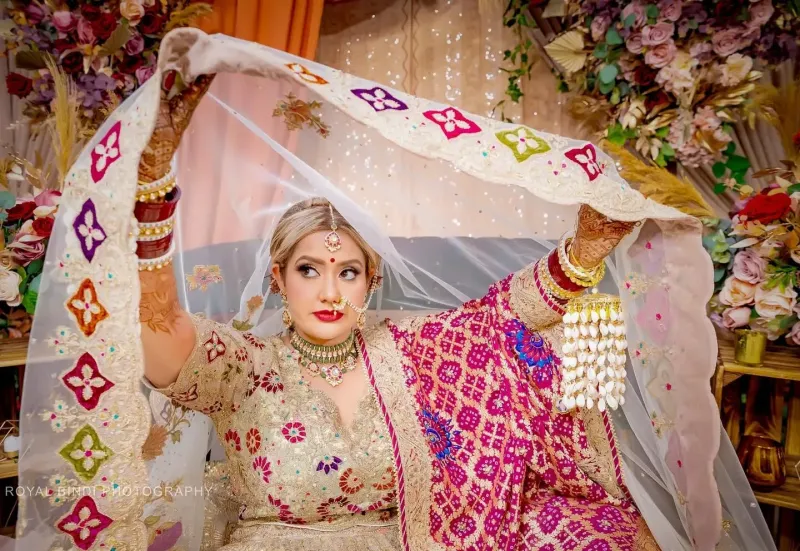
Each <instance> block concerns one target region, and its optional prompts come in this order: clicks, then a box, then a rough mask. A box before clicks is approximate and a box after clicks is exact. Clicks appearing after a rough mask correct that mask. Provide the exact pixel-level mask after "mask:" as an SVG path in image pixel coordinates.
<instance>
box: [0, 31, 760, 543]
mask: <svg viewBox="0 0 800 551" xmlns="http://www.w3.org/2000/svg"><path fill="white" fill-rule="evenodd" d="M170 69H177V70H179V71H181V73H182V74H183V75H185V78H186V79H190V78H194V77H196V76H198V75H200V74H206V73H218V75H217V78H216V79H215V82H214V84H213V85H212V88H211V90H210V91H209V93H208V95H207V96H206V97H205V99H204V100H203V102H202V103H201V105H200V107H199V108H198V111H197V113H196V114H195V117H194V120H193V122H192V126H191V127H190V130H189V132H188V134H187V135H186V136H185V138H184V141H183V142H182V144H181V148H180V150H179V152H178V155H177V157H176V167H177V174H178V181H179V183H180V185H181V187H182V189H183V197H184V199H183V200H182V203H181V204H180V207H179V212H178V215H177V216H178V219H177V222H176V260H175V269H176V272H177V273H178V274H179V275H178V278H179V282H180V281H182V282H183V289H182V299H183V302H184V305H185V307H186V308H187V309H189V310H190V311H191V312H195V313H202V314H204V315H206V316H207V317H209V318H213V319H215V320H218V321H221V322H231V323H233V324H234V326H235V327H237V328H247V329H249V330H251V331H253V332H255V333H257V334H259V335H271V334H275V333H277V332H278V331H279V330H280V313H281V312H280V302H279V301H277V300H275V298H276V297H270V296H269V295H268V289H267V283H268V281H267V280H265V274H267V273H268V268H269V266H270V263H271V261H270V257H269V239H270V235H271V232H272V229H273V227H274V225H275V223H276V221H277V219H278V217H279V216H280V215H281V213H282V212H283V211H284V210H285V209H286V208H288V206H290V205H291V204H293V203H295V202H297V201H299V200H302V199H304V198H307V197H313V196H324V197H326V198H328V199H329V200H330V201H332V203H333V204H334V205H335V206H336V208H337V209H338V210H339V211H340V212H341V213H342V215H343V216H344V217H345V218H347V220H348V221H350V222H351V223H352V224H353V226H354V227H355V228H357V230H358V231H359V232H360V233H361V235H362V236H363V237H364V238H365V239H366V240H367V241H368V242H369V243H370V244H371V245H372V246H373V247H374V248H375V249H376V250H377V251H378V253H379V254H380V255H381V257H382V258H383V260H384V268H383V269H384V273H383V275H384V278H385V284H384V286H383V288H382V289H381V291H380V292H379V293H378V294H377V296H376V297H375V298H374V299H373V302H372V304H371V312H370V313H371V318H372V319H382V318H385V317H387V316H388V317H402V316H406V315H414V314H424V313H429V312H435V311H440V310H446V309H449V308H454V307H457V306H459V305H460V304H462V303H463V302H464V301H466V300H469V299H471V298H477V297H480V296H482V295H483V294H484V293H485V292H486V289H487V288H488V287H489V286H490V285H491V284H492V283H493V282H495V281H497V280H499V279H502V278H503V277H505V276H507V275H508V274H510V273H512V272H514V271H516V270H519V269H520V268H522V267H523V266H524V265H526V264H527V263H530V262H532V261H534V260H536V259H537V258H539V257H541V256H542V255H544V254H546V253H547V252H548V251H549V250H551V249H552V247H553V246H554V243H555V242H557V240H558V239H559V238H560V237H561V236H562V235H563V234H564V233H565V232H567V231H569V230H571V229H572V228H573V227H574V224H575V216H576V213H577V208H578V205H579V204H581V203H587V204H589V205H591V206H592V207H594V208H595V209H596V210H598V211H600V212H602V213H604V214H606V215H608V216H610V217H611V218H614V219H618V220H626V221H634V220H636V221H642V224H641V225H640V226H639V227H638V228H637V230H636V232H635V234H634V235H631V236H629V238H627V239H626V241H624V242H623V244H622V245H621V246H620V247H619V248H618V250H617V251H616V253H615V255H614V257H613V258H610V259H609V260H608V267H609V270H608V272H609V276H608V277H607V278H606V280H605V281H604V282H603V284H602V289H601V290H605V291H609V292H614V293H619V294H620V296H621V297H622V300H623V304H624V308H625V311H626V320H627V325H628V342H629V347H630V350H629V352H630V357H631V360H630V365H629V367H628V379H629V380H628V385H627V387H628V391H627V395H626V399H627V401H626V404H625V406H624V407H623V408H621V409H620V410H618V411H616V412H614V414H613V422H614V423H613V424H614V427H613V429H614V430H615V432H616V436H617V438H618V441H619V444H620V448H621V452H622V463H623V464H622V465H621V468H622V470H623V472H624V477H625V480H626V483H627V486H628V489H629V490H630V493H631V494H632V496H633V498H634V500H635V502H636V504H637V506H638V507H639V509H640V510H641V512H642V515H643V516H644V518H645V520H646V521H647V523H648V526H649V527H650V529H651V531H652V532H653V534H654V535H655V537H656V539H657V540H658V542H659V545H660V546H661V548H662V549H664V550H670V551H672V550H688V549H700V550H704V551H706V550H711V549H714V548H715V547H716V548H717V549H730V550H740V551H744V550H747V551H750V550H756V549H758V550H761V549H764V550H769V549H774V545H773V543H772V541H771V538H770V535H769V532H768V530H767V527H766V525H765V523H764V520H763V518H762V517H761V513H760V511H759V509H758V507H757V504H756V501H755V498H754V496H753V494H752V491H751V490H750V488H749V485H748V484H747V481H746V479H745V477H744V475H743V473H742V471H741V468H740V467H739V464H738V461H737V459H736V455H735V453H734V451H733V448H732V446H731V445H730V443H729V441H728V440H727V436H726V435H725V433H724V431H722V427H721V423H720V421H719V417H718V413H717V410H716V407H715V404H714V402H713V399H712V396H711V393H710V390H709V379H710V377H711V376H712V374H713V370H714V362H715V357H716V340H715V337H714V332H713V329H712V327H711V324H710V322H709V321H708V319H707V318H706V316H705V303H706V301H707V300H708V298H709V297H710V296H711V293H712V283H711V282H712V277H711V270H712V267H711V262H710V260H709V258H708V257H707V255H706V253H705V252H704V250H703V248H702V244H701V225H700V223H699V222H698V221H696V220H694V219H691V218H687V217H686V216H684V215H682V214H681V213H679V212H677V211H675V210H673V209H670V208H667V207H664V206H661V205H658V204H656V203H654V202H652V201H649V200H647V199H645V198H644V197H642V196H641V195H639V194H638V192H636V191H634V190H633V189H631V188H630V187H629V186H628V185H627V184H626V183H625V182H624V181H623V180H622V179H621V178H620V177H619V176H618V174H617V172H616V170H615V166H614V164H613V162H612V161H611V160H610V159H609V158H607V157H606V156H605V155H604V154H602V153H601V152H600V151H599V150H597V149H595V148H594V146H592V145H591V144H589V143H586V142H580V141H576V140H571V139H567V138H563V137H560V136H556V135H550V134H546V133H543V132H539V131H537V130H536V129H534V128H527V127H524V126H519V125H510V124H505V123H500V122H497V121H494V120H490V119H484V118H481V117H478V116H473V115H471V114H469V113H466V112H462V111H460V110H458V109H455V108H452V107H449V106H447V105H442V104H437V103H434V102H430V101H426V100H424V99H420V98H416V97H412V96H409V95H406V94H403V93H400V92H398V91H395V90H392V89H390V88H387V87H384V86H379V85H377V84H375V83H372V82H369V81H365V80H362V79H358V78H355V77H352V76H350V75H347V74H344V73H342V72H339V71H336V70H332V69H330V68H327V67H324V66H321V65H318V64H315V63H313V62H309V61H306V60H301V59H299V58H295V57H292V56H290V55H287V54H284V53H282V52H278V51H274V50H271V49H269V48H266V47H263V46H260V45H257V44H253V43H248V42H243V41H239V40H236V39H232V38H230V37H226V36H220V35H215V36H211V37H209V36H207V35H205V34H203V33H202V32H200V31H197V30H190V29H181V30H178V31H174V32H173V33H171V34H170V35H169V36H168V37H167V38H166V39H165V40H164V42H163V46H162V53H161V56H160V67H159V72H158V73H157V74H156V75H155V76H154V78H153V79H151V80H150V81H149V83H148V84H147V85H145V86H143V87H142V88H141V89H140V90H139V91H137V93H135V94H134V95H133V96H132V97H131V98H129V99H128V100H127V101H126V102H125V103H124V104H123V105H121V106H120V107H119V108H118V109H117V110H116V111H115V112H114V113H113V114H112V115H111V117H110V118H109V120H108V122H107V123H106V124H105V126H104V127H103V128H102V129H101V130H100V131H99V132H98V134H97V136H96V137H95V139H94V141H93V142H92V143H91V144H90V146H89V147H87V149H86V150H85V151H84V152H83V153H82V155H81V157H80V158H79V160H78V161H77V163H76V164H75V166H74V167H73V169H72V170H71V171H70V173H69V175H68V179H67V182H66V189H65V192H64V196H63V199H62V206H61V208H60V210H59V214H58V219H57V224H56V228H55V229H54V232H53V237H52V239H51V246H50V249H49V250H48V253H47V264H46V268H47V269H46V271H45V272H46V276H45V277H44V278H43V282H42V285H41V292H40V294H41V296H40V301H39V311H38V312H37V317H36V323H35V325H34V329H33V335H32V337H33V338H32V340H31V345H30V351H29V354H30V365H29V368H28V369H29V373H28V377H26V386H25V390H24V396H23V420H22V439H23V450H24V452H23V454H22V457H21V461H20V486H21V488H22V489H29V490H30V491H27V490H26V491H23V492H20V493H21V494H22V495H21V497H20V512H19V516H20V521H19V524H18V538H17V540H16V542H11V541H6V542H5V546H4V549H5V548H8V549H17V550H23V549H24V550H25V551H29V550H32V549H33V550H45V549H56V548H62V549H71V548H73V547H78V548H80V549H118V550H119V549H130V550H137V551H138V550H144V549H146V548H148V546H153V547H152V548H161V547H159V546H160V545H161V544H164V543H165V538H167V536H166V534H168V535H169V537H170V538H174V539H175V541H176V542H179V544H180V547H181V548H182V549H187V550H197V549H200V547H201V545H202V537H203V532H204V530H206V531H207V530H210V529H213V527H210V525H209V524H208V523H205V522H204V505H205V504H206V503H207V502H208V501H209V499H210V500H211V501H212V502H214V501H215V500H216V499H217V498H219V494H215V492H214V489H213V488H211V489H209V488H205V487H204V466H205V463H206V452H207V450H208V446H209V433H210V430H209V429H210V424H209V421H208V419H207V418H206V417H205V416H203V415H200V414H187V413H186V412H183V411H181V410H176V409H175V408H174V407H173V406H172V405H171V404H170V403H169V402H168V401H166V400H165V399H163V398H161V397H160V395H156V394H153V395H150V394H149V392H148V391H147V389H146V388H144V387H143V385H142V384H141V376H142V371H143V369H142V367H143V366H142V351H141V345H140V342H139V325H138V301H139V287H138V269H137V262H136V257H135V254H134V252H133V251H134V249H135V247H134V243H133V241H132V239H133V238H132V235H133V234H132V230H133V229H134V224H135V220H134V219H133V217H132V214H131V213H132V212H133V204H134V201H135V189H136V185H137V167H138V162H139V157H140V155H141V152H142V151H143V149H144V147H145V145H146V144H147V141H148V139H149V136H150V133H151V131H152V128H153V125H154V122H155V116H156V111H157V108H158V101H159V91H160V89H159V84H158V83H159V82H160V81H161V76H162V74H163V72H165V71H167V70H170ZM265 104H266V105H267V106H269V107H271V109H264V108H263V107H264V105H265ZM222 142H224V143H226V145H227V144H231V143H233V144H237V146H238V147H236V148H232V147H229V146H228V147H225V148H224V151H225V152H226V153H227V154H226V155H221V154H220V150H222V149H223V148H219V147H218V145H219V144H220V143H222ZM232 151H235V152H236V154H235V155H232V154H231V152H232ZM420 180H422V181H426V182H428V183H429V184H428V185H427V186H426V194H425V195H424V196H421V195H420V194H419V193H414V194H411V193H409V192H408V190H407V189H406V188H405V187H404V185H403V184H404V182H408V181H420ZM417 189H418V188H417ZM87 235H88V236H89V237H87ZM70 373H72V374H73V375H74V374H75V373H80V374H81V376H82V377H83V378H84V379H85V380H87V381H89V382H88V383H86V386H85V387H80V388H78V387H76V386H75V385H74V384H73V383H71V382H70V381H71V380H72V379H70V376H69V374H70ZM152 424H159V425H161V426H163V427H165V428H164V430H165V431H166V434H167V435H168V438H167V444H166V446H165V447H164V448H163V453H160V455H159V454H158V453H156V454H148V453H145V454H144V456H143V453H142V447H143V445H144V444H145V442H146V440H148V439H147V436H148V432H149V431H150V427H151V425H152ZM176 435H177V436H176ZM212 454H215V452H212ZM152 455H155V456H156V457H155V458H152V457H151V456H152ZM170 489H172V491H170ZM37 490H38V491H37ZM209 490H210V493H209ZM234 514H235V512H234ZM170 541H171V540H170ZM15 544H16V547H14V545H15ZM156 544H158V545H156ZM164 548H169V547H164Z"/></svg>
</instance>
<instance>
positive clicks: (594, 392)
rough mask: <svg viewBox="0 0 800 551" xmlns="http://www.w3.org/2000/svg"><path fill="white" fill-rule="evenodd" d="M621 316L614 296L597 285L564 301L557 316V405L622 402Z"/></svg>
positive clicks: (623, 342) (625, 346)
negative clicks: (560, 330) (560, 325)
mask: <svg viewBox="0 0 800 551" xmlns="http://www.w3.org/2000/svg"><path fill="white" fill-rule="evenodd" d="M624 319H625V318H624V316H623V314H622V304H621V302H620V299H619V297H616V296H613V295H604V294H599V293H598V292H597V289H593V290H592V292H591V293H589V294H587V295H583V296H581V297H578V298H575V299H573V300H571V301H570V302H569V304H568V305H567V311H566V313H565V314H564V319H563V321H564V343H563V344H562V346H561V351H562V353H563V357H562V361H561V367H562V377H561V389H560V394H561V399H560V401H559V406H558V407H559V410H561V411H562V412H567V411H570V410H573V409H576V408H586V409H592V408H593V407H595V406H597V409H598V410H600V411H605V409H606V407H608V408H611V409H614V410H615V409H617V408H618V407H619V406H621V405H623V404H624V403H625V397H624V396H623V394H624V393H625V363H626V361H627V354H626V352H627V349H628V342H627V340H626V331H625V322H624Z"/></svg>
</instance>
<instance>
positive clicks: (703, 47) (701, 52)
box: [689, 42, 714, 63]
mask: <svg viewBox="0 0 800 551" xmlns="http://www.w3.org/2000/svg"><path fill="white" fill-rule="evenodd" d="M712 51H714V47H713V46H712V45H711V43H710V42H695V43H694V44H692V46H691V47H690V48H689V55H691V56H692V57H693V58H695V59H696V60H698V61H699V62H700V63H704V62H705V61H707V58H709V57H710V56H709V54H710V53H711V52H712Z"/></svg>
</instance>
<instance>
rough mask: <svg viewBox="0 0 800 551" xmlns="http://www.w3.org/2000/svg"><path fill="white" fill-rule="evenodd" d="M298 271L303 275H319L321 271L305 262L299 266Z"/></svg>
mask: <svg viewBox="0 0 800 551" xmlns="http://www.w3.org/2000/svg"><path fill="white" fill-rule="evenodd" d="M297 271H298V272H300V273H301V274H303V277H317V276H318V275H319V272H317V270H316V269H314V268H313V267H311V266H309V265H308V264H303V265H302V266H300V267H299V268H297Z"/></svg>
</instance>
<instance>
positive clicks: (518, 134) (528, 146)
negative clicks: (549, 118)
mask: <svg viewBox="0 0 800 551" xmlns="http://www.w3.org/2000/svg"><path fill="white" fill-rule="evenodd" d="M495 135H496V136H497V139H498V140H500V142H501V143H502V144H504V145H506V146H507V147H508V148H509V149H510V150H511V152H512V153H514V157H515V158H516V159H517V162H518V163H521V162H523V161H526V160H527V159H528V158H529V157H530V156H531V155H536V154H537V153H547V152H548V151H550V146H549V145H547V142H546V141H544V140H543V139H542V138H540V137H538V136H536V135H534V133H533V132H531V131H530V130H529V129H528V128H525V127H524V126H520V127H519V128H517V129H515V130H510V131H509V130H501V131H500V132H498V133H497V134H495Z"/></svg>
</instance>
